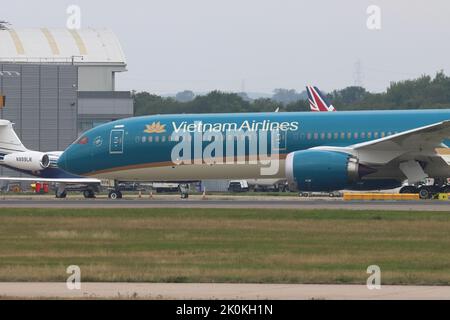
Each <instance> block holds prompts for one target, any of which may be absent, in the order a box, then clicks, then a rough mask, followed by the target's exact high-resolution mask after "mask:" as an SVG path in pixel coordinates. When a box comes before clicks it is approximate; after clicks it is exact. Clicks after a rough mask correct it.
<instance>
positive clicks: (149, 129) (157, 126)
mask: <svg viewBox="0 0 450 320" xmlns="http://www.w3.org/2000/svg"><path fill="white" fill-rule="evenodd" d="M144 132H146V133H163V132H166V125H165V124H161V123H160V122H159V121H158V122H153V123H152V124H147V125H146V129H145V130H144Z"/></svg>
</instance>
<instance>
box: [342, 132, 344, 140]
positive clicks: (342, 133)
mask: <svg viewBox="0 0 450 320" xmlns="http://www.w3.org/2000/svg"><path fill="white" fill-rule="evenodd" d="M341 139H342V140H344V139H345V133H344V132H341Z"/></svg>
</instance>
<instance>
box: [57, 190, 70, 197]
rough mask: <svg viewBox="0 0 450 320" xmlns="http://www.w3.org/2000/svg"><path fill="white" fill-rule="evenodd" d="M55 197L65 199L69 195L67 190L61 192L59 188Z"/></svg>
mask: <svg viewBox="0 0 450 320" xmlns="http://www.w3.org/2000/svg"><path fill="white" fill-rule="evenodd" d="M55 197H56V198H57V199H65V198H66V197H67V192H66V191H65V190H64V191H62V192H59V191H58V190H56V191H55Z"/></svg>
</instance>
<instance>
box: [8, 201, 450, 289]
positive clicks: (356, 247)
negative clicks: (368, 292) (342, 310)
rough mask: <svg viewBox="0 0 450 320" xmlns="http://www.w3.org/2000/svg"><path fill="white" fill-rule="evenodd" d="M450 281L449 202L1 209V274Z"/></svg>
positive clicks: (15, 277) (19, 277) (22, 277)
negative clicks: (373, 276) (436, 206)
mask: <svg viewBox="0 0 450 320" xmlns="http://www.w3.org/2000/svg"><path fill="white" fill-rule="evenodd" d="M372 264H376V265H379V266H380V267H381V272H382V283H383V284H429V285H431V284H447V285H448V284H450V212H449V213H446V212H400V211H398V212H382V211H373V212H371V211H345V210H258V209H247V210H246V209H155V208H152V209H91V210H89V209H88V210H86V209H77V210H76V209H73V210H69V209H68V210H59V209H53V210H52V209H2V210H1V213H0V281H65V280H66V278H67V276H68V275H67V274H66V268H67V266H69V265H79V266H80V267H81V272H82V280H83V281H152V282H273V283H365V282H366V279H367V277H368V274H366V269H367V267H368V266H369V265H372Z"/></svg>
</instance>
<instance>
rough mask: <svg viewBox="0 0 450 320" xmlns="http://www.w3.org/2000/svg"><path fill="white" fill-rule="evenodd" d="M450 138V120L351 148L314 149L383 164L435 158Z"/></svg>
mask: <svg viewBox="0 0 450 320" xmlns="http://www.w3.org/2000/svg"><path fill="white" fill-rule="evenodd" d="M449 137H450V120H446V121H442V122H438V123H434V124H431V125H427V126H424V127H419V128H415V129H411V130H407V131H403V132H400V133H397V134H394V135H391V136H387V137H383V138H380V139H376V140H371V141H367V142H362V143H358V144H354V145H350V146H348V147H344V148H340V147H317V148H313V149H321V150H330V151H341V152H342V151H343V152H346V153H350V154H353V155H355V156H356V157H358V159H360V161H361V162H362V163H369V164H378V165H383V164H386V163H388V162H389V161H391V160H393V159H395V158H397V157H400V156H402V157H403V158H406V159H405V160H407V158H408V157H407V156H406V157H405V155H407V154H411V155H414V156H417V155H420V156H436V155H437V153H436V148H440V147H443V144H442V143H443V141H444V140H445V139H447V138H449Z"/></svg>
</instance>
